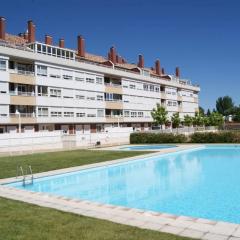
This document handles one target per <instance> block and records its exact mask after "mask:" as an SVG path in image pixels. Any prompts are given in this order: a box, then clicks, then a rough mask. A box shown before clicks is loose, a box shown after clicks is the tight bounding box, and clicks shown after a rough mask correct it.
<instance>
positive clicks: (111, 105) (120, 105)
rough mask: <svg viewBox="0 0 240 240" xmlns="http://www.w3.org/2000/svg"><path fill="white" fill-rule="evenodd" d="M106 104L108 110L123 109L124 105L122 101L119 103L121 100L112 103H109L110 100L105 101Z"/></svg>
mask: <svg viewBox="0 0 240 240" xmlns="http://www.w3.org/2000/svg"><path fill="white" fill-rule="evenodd" d="M105 103H106V108H107V109H123V103H122V101H119V100H116V101H114V100H112V101H109V100H106V101H105Z"/></svg>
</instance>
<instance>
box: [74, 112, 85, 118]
mask: <svg viewBox="0 0 240 240" xmlns="http://www.w3.org/2000/svg"><path fill="white" fill-rule="evenodd" d="M76 116H77V117H85V116H86V113H84V112H80V113H76Z"/></svg>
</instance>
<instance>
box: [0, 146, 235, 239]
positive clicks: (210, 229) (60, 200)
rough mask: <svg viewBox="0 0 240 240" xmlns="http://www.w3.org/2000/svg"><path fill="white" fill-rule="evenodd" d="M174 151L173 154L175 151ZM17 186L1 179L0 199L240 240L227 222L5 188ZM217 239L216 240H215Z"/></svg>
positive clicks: (197, 235) (158, 228)
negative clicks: (8, 184)
mask: <svg viewBox="0 0 240 240" xmlns="http://www.w3.org/2000/svg"><path fill="white" fill-rule="evenodd" d="M201 146H205V144H197V145H187V148H186V146H185V145H184V146H181V147H180V148H174V149H172V148H171V149H166V151H163V149H161V151H160V152H159V151H158V152H154V153H148V154H143V155H140V156H134V157H129V158H123V159H116V160H112V161H106V162H101V163H94V164H87V165H83V166H77V167H71V168H64V169H59V170H53V171H48V172H43V173H38V174H35V176H36V177H37V178H39V177H46V176H52V175H56V174H63V173H68V172H72V171H78V170H83V169H89V168H95V167H101V166H108V165H112V164H117V163H123V162H127V161H130V160H136V159H139V157H142V158H146V157H152V156H156V155H163V154H166V153H175V152H178V151H182V150H188V149H189V150H191V149H195V148H198V147H201ZM171 150H172V151H171ZM11 182H16V178H7V179H0V196H1V197H4V198H8V199H13V200H18V201H22V202H26V203H30V204H35V205H38V206H42V207H49V208H54V209H57V210H61V211H65V212H71V213H75V214H78V215H83V216H87V217H95V218H98V219H103V220H108V221H111V222H115V223H120V224H125V225H130V226H135V227H139V228H144V229H149V230H155V231H160V232H166V233H171V234H175V235H179V236H185V237H192V238H198V239H209V240H210V239H219V240H220V239H229V240H230V239H231V238H232V239H233V240H235V239H236V240H237V239H239V240H240V224H235V223H228V222H223V221H212V220H208V219H203V218H193V217H187V216H177V215H174V214H168V213H159V212H154V211H146V210H139V209H135V208H128V207H121V206H114V205H110V204H100V203H96V202H92V201H88V200H75V199H71V198H66V197H59V196H55V195H50V194H47V193H39V192H31V191H28V190H23V189H17V188H14V187H11V186H6V185H1V184H6V183H11ZM214 237H215V238H214Z"/></svg>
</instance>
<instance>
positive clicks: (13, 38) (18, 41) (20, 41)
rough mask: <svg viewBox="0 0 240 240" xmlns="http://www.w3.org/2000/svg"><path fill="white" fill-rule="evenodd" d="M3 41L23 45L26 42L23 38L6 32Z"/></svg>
mask: <svg viewBox="0 0 240 240" xmlns="http://www.w3.org/2000/svg"><path fill="white" fill-rule="evenodd" d="M5 41H6V42H8V43H11V44H15V45H25V44H26V43H27V40H25V39H24V38H22V37H19V36H16V35H12V34H9V33H6V35H5Z"/></svg>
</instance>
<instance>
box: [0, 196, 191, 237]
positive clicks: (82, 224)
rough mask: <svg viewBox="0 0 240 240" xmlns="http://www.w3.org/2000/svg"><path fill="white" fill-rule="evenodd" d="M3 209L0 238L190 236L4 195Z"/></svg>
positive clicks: (0, 218) (0, 217) (0, 203)
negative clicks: (134, 225) (124, 223)
mask: <svg viewBox="0 0 240 240" xmlns="http://www.w3.org/2000/svg"><path fill="white" fill-rule="evenodd" d="M0 213H1V214H0V222H1V224H0V239H4V240H15V239H17V240H32V239H34V240H43V239H46V240H47V239H51V240H66V239H68V240H78V239H81V240H99V239H101V240H113V239H114V240H139V239H148V240H184V239H188V238H184V237H177V236H174V235H171V234H165V233H160V232H156V231H151V230H144V229H139V228H136V227H131V226H127V225H121V224H116V223H112V222H109V221H105V220H98V219H94V218H89V217H84V216H78V215H74V214H71V213H64V212H61V211H57V210H54V209H49V208H43V207H38V206H35V205H31V204H25V203H21V202H18V201H13V200H7V199H4V198H0Z"/></svg>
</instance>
